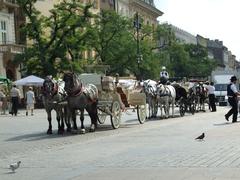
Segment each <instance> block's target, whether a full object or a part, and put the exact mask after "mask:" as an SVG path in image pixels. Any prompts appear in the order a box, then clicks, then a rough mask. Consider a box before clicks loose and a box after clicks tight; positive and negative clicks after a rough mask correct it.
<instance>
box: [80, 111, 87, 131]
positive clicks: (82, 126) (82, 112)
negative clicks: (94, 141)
mask: <svg viewBox="0 0 240 180" xmlns="http://www.w3.org/2000/svg"><path fill="white" fill-rule="evenodd" d="M80 121H81V130H80V133H81V134H85V133H86V130H85V127H84V109H80Z"/></svg>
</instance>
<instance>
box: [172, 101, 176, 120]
mask: <svg viewBox="0 0 240 180" xmlns="http://www.w3.org/2000/svg"><path fill="white" fill-rule="evenodd" d="M174 104H175V100H172V117H174Z"/></svg>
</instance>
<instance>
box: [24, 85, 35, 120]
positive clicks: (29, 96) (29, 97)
mask: <svg viewBox="0 0 240 180" xmlns="http://www.w3.org/2000/svg"><path fill="white" fill-rule="evenodd" d="M34 103H35V95H34V92H33V91H32V87H29V88H28V91H27V92H26V116H28V110H30V111H31V115H32V116H33V110H34Z"/></svg>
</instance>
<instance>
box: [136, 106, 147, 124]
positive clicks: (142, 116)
mask: <svg viewBox="0 0 240 180" xmlns="http://www.w3.org/2000/svg"><path fill="white" fill-rule="evenodd" d="M137 115H138V121H139V122H140V124H143V123H144V122H145V121H146V117H147V106H146V104H143V105H138V106H137Z"/></svg>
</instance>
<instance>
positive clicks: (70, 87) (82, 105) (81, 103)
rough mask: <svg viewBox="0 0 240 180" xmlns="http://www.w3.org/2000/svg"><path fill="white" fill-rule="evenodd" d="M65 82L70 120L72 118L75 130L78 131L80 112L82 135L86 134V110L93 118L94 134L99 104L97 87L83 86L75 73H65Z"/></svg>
mask: <svg viewBox="0 0 240 180" xmlns="http://www.w3.org/2000/svg"><path fill="white" fill-rule="evenodd" d="M63 81H64V82H65V87H64V89H65V91H66V92H67V95H68V96H67V102H68V112H69V113H68V118H70V116H71V117H72V121H73V123H74V124H73V128H74V129H75V130H77V123H76V110H80V120H81V130H80V133H85V127H84V109H86V111H87V112H88V114H89V116H90V118H91V126H90V132H94V131H95V129H96V127H97V119H98V115H97V102H98V89H97V87H96V86H95V85H93V84H89V85H87V86H85V87H83V86H82V83H81V80H80V79H79V77H78V76H77V75H76V74H74V73H65V74H64V77H63Z"/></svg>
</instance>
